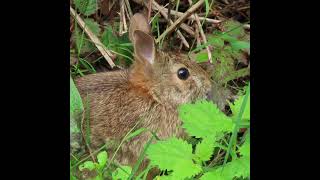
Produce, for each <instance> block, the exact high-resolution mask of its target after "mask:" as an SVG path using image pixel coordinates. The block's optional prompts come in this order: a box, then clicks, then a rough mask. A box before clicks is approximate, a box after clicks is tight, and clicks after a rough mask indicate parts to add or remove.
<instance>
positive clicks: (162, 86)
mask: <svg viewBox="0 0 320 180" xmlns="http://www.w3.org/2000/svg"><path fill="white" fill-rule="evenodd" d="M150 34H151V33H150V26H149V24H148V22H147V20H146V18H145V16H143V15H142V14H139V13H137V14H135V15H134V16H133V17H132V18H131V24H130V29H129V37H130V39H131V41H132V43H133V46H134V56H135V62H134V64H133V66H132V67H131V70H130V71H129V82H130V83H131V84H132V86H134V87H135V88H136V89H137V90H139V91H140V92H141V94H144V95H146V96H150V97H152V98H153V99H155V100H156V101H158V102H159V103H161V104H165V105H167V106H171V107H176V106H178V105H180V104H182V103H187V102H193V101H195V100H197V99H205V98H207V96H208V95H210V93H211V80H210V77H209V75H208V74H207V72H206V71H205V70H203V69H202V68H201V67H200V66H199V65H198V64H197V63H195V62H193V61H191V60H189V58H188V56H186V55H183V54H179V53H173V52H170V53H166V52H162V51H159V50H157V49H156V48H155V43H154V39H153V37H152V36H151V35H150Z"/></svg>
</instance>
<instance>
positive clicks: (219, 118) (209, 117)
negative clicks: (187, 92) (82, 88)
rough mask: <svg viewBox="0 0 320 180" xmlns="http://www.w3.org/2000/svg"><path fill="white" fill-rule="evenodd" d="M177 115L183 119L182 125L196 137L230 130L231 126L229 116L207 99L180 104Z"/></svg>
mask: <svg viewBox="0 0 320 180" xmlns="http://www.w3.org/2000/svg"><path fill="white" fill-rule="evenodd" d="M179 117H180V118H181V120H182V121H183V125H182V127H183V128H185V129H186V131H187V132H188V134H189V135H191V136H196V137H197V138H201V137H206V136H215V135H217V134H218V133H221V132H231V131H232V127H233V123H232V121H231V118H229V117H228V116H226V115H225V114H223V113H222V112H221V111H220V110H219V108H218V107H217V105H215V104H213V103H211V102H208V101H197V102H196V103H195V104H184V105H182V106H180V107H179Z"/></svg>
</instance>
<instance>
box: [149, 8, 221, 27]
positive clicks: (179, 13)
mask: <svg viewBox="0 0 320 180" xmlns="http://www.w3.org/2000/svg"><path fill="white" fill-rule="evenodd" d="M161 8H162V6H161ZM154 9H156V7H154ZM163 11H164V12H165V13H168V9H167V8H163ZM170 14H171V15H174V16H178V17H181V16H183V14H184V13H182V12H179V11H175V10H172V9H171V10H170ZM188 19H190V20H195V17H194V15H191V16H189V17H188ZM199 19H200V21H203V20H205V21H206V22H208V23H214V24H218V23H221V20H217V19H210V18H205V17H199Z"/></svg>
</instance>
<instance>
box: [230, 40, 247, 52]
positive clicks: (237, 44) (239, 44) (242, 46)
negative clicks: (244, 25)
mask: <svg viewBox="0 0 320 180" xmlns="http://www.w3.org/2000/svg"><path fill="white" fill-rule="evenodd" d="M230 45H231V47H232V49H233V50H234V51H239V50H246V49H250V43H249V42H246V41H234V42H231V43H230Z"/></svg>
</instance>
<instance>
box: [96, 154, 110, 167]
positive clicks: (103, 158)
mask: <svg viewBox="0 0 320 180" xmlns="http://www.w3.org/2000/svg"><path fill="white" fill-rule="evenodd" d="M97 159H98V163H99V168H100V169H103V167H104V166H105V165H106V163H107V160H108V153H107V152H106V151H102V152H100V153H99V154H98V155H97Z"/></svg>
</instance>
